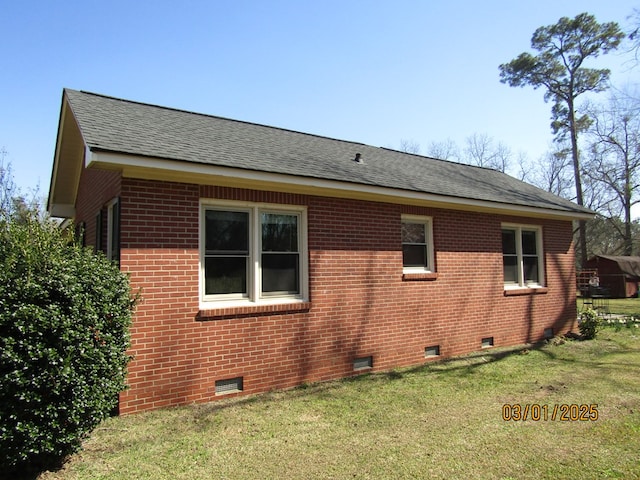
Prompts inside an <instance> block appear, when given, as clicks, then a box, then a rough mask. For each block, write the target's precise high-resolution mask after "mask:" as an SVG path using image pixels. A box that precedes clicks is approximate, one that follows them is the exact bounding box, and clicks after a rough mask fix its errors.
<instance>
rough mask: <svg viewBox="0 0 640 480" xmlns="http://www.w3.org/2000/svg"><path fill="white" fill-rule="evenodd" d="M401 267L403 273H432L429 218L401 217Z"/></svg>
mask: <svg viewBox="0 0 640 480" xmlns="http://www.w3.org/2000/svg"><path fill="white" fill-rule="evenodd" d="M402 265H403V270H404V272H405V273H411V272H432V271H434V255H433V234H432V221H431V218H430V217H418V216H413V215H403V216H402Z"/></svg>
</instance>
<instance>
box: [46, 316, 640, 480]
mask: <svg viewBox="0 0 640 480" xmlns="http://www.w3.org/2000/svg"><path fill="white" fill-rule="evenodd" d="M556 340H557V341H552V342H550V343H548V344H546V345H544V346H541V347H536V348H534V347H531V346H528V347H525V346H521V347H518V348H509V349H499V348H496V349H491V350H483V351H482V352H479V353H476V354H473V355H469V356H465V357H461V358H456V359H452V360H448V361H440V362H435V363H429V364H426V365H424V366H421V367H419V368H414V369H406V370H396V371H392V372H388V373H383V374H372V375H364V376H360V377H355V378H352V379H347V380H343V381H336V382H328V383H321V384H313V385H307V386H305V387H301V388H297V389H294V390H289V391H282V392H272V393H268V394H264V395H259V396H253V397H245V398H236V399H228V400H222V401H218V402H214V403H211V404H205V405H196V406H189V407H181V408H173V409H166V410H160V411H155V412H149V413H143V414H138V415H131V416H125V417H118V418H112V419H110V420H108V421H106V422H104V423H103V424H102V425H101V426H100V427H99V428H98V429H97V430H96V431H95V432H94V433H93V435H92V436H91V438H89V439H88V440H87V441H86V443H85V445H84V449H83V450H82V451H81V452H80V453H78V454H76V455H74V456H73V457H72V458H71V459H70V460H69V462H68V463H67V464H66V465H65V466H64V468H63V469H62V470H60V471H58V472H45V473H43V474H41V475H40V477H39V478H40V479H41V480H53V479H147V478H148V479H165V478H166V479H209V478H214V477H215V478H220V479H281V478H288V479H302V478H304V479H332V478H335V479H345V478H352V479H388V478H393V479H398V478H402V479H404V478H408V479H411V478H436V479H450V478H454V479H455V478H464V479H504V480H507V479H534V478H535V479H540V478H554V479H557V478H569V479H592V478H598V479H601V478H624V479H634V478H635V479H638V478H640V462H639V460H638V452H639V451H640V375H638V372H639V371H640V329H637V328H623V329H618V330H616V329H613V328H605V329H604V330H603V331H601V332H600V333H599V334H598V338H597V339H596V340H592V341H582V342H581V341H575V340H568V341H564V340H561V339H556ZM504 404H520V405H523V406H524V405H526V404H529V405H532V404H535V405H540V406H548V409H549V410H548V419H547V420H546V421H544V420H540V421H533V420H531V419H530V418H529V419H527V420H526V421H513V420H511V421H505V420H503V417H502V413H503V405H504ZM562 404H569V405H570V404H578V405H582V404H585V405H596V404H597V411H598V419H597V420H596V421H560V420H559V418H556V419H555V420H552V419H551V412H552V409H553V406H554V405H562Z"/></svg>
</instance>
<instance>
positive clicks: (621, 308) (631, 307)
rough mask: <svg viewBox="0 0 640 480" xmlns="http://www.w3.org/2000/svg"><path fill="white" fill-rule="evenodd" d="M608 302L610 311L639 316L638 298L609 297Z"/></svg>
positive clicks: (639, 301)
mask: <svg viewBox="0 0 640 480" xmlns="http://www.w3.org/2000/svg"><path fill="white" fill-rule="evenodd" d="M608 302H609V311H610V312H611V313H617V314H620V315H636V316H638V317H640V298H611V299H609V301H608Z"/></svg>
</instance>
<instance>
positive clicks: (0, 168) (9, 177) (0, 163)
mask: <svg viewBox="0 0 640 480" xmlns="http://www.w3.org/2000/svg"><path fill="white" fill-rule="evenodd" d="M7 155H8V153H7V151H6V150H5V148H4V147H2V148H1V149H0V215H2V216H6V215H8V214H9V213H10V212H11V210H12V208H13V198H14V197H15V196H16V194H17V187H16V184H15V182H14V181H13V171H12V169H11V163H10V162H9V161H8V160H7Z"/></svg>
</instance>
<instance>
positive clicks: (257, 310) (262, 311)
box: [196, 302, 311, 322]
mask: <svg viewBox="0 0 640 480" xmlns="http://www.w3.org/2000/svg"><path fill="white" fill-rule="evenodd" d="M310 309H311V302H291V303H270V304H262V305H246V306H233V307H232V306H229V307H212V308H202V307H201V308H200V310H199V311H198V314H197V315H196V320H197V321H201V322H205V321H209V320H224V319H230V318H243V317H256V316H260V317H262V316H266V315H286V314H288V313H300V312H308V311H309V310H310Z"/></svg>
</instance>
